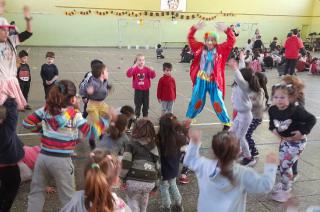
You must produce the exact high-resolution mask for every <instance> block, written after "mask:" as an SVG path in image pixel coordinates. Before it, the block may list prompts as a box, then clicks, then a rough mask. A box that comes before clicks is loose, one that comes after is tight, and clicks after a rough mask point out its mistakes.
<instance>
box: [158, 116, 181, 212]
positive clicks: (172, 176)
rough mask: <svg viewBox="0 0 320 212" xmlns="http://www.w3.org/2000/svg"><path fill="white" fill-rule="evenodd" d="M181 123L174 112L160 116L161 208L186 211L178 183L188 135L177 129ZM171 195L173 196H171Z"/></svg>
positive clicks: (165, 211)
mask: <svg viewBox="0 0 320 212" xmlns="http://www.w3.org/2000/svg"><path fill="white" fill-rule="evenodd" d="M178 125H180V124H179V123H178V121H177V118H176V117H175V116H174V115H173V114H172V113H167V114H165V115H163V116H162V117H161V118H160V121H159V132H158V135H157V146H158V149H159V152H160V161H161V176H162V179H161V181H160V194H161V208H160V209H161V210H162V211H164V212H167V211H171V210H173V211H179V212H181V211H184V209H183V207H182V197H181V194H180V192H179V189H178V187H177V184H176V178H177V176H178V174H179V163H180V158H181V148H182V147H183V146H184V145H186V143H187V139H186V137H185V136H184V135H183V134H181V133H179V131H177V126H178ZM170 196H171V197H170Z"/></svg>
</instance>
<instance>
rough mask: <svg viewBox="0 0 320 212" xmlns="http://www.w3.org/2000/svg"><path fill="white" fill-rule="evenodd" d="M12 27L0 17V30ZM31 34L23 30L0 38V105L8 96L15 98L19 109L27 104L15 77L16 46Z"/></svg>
mask: <svg viewBox="0 0 320 212" xmlns="http://www.w3.org/2000/svg"><path fill="white" fill-rule="evenodd" d="M29 21H30V20H29ZM12 27H14V26H11V25H9V24H8V21H7V20H6V19H5V18H3V17H0V30H6V31H8V30H9V29H10V28H12ZM31 35H32V33H31V32H28V31H24V32H22V33H19V34H17V35H11V36H8V37H7V38H6V39H4V40H2V41H1V40H0V105H2V104H3V103H4V102H5V101H6V99H7V97H8V96H9V97H11V98H15V100H16V102H17V104H18V108H19V109H20V110H23V109H24V107H25V106H26V105H27V102H26V100H25V99H24V97H23V94H22V92H21V89H20V86H19V82H18V79H17V62H16V61H17V50H16V46H17V45H19V44H20V42H23V41H24V40H26V39H28V38H29V37H31Z"/></svg>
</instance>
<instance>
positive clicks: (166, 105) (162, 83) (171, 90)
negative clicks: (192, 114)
mask: <svg viewBox="0 0 320 212" xmlns="http://www.w3.org/2000/svg"><path fill="white" fill-rule="evenodd" d="M171 71H172V64H171V63H163V77H161V78H160V79H159V82H158V89H157V98H158V101H159V103H160V104H161V106H162V115H163V114H165V113H173V104H174V101H175V100H176V81H175V80H174V78H173V77H172V76H171Z"/></svg>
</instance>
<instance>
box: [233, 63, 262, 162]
mask: <svg viewBox="0 0 320 212" xmlns="http://www.w3.org/2000/svg"><path fill="white" fill-rule="evenodd" d="M229 65H230V67H231V69H232V70H234V71H235V82H234V83H233V85H232V96H231V101H232V105H233V108H234V110H235V111H237V115H236V117H235V119H234V121H233V125H232V127H231V129H230V131H231V132H233V133H235V135H236V137H237V138H238V139H239V141H240V145H241V149H242V154H243V156H244V158H243V159H242V161H241V164H242V165H246V166H253V165H254V164H256V160H255V159H254V157H253V156H252V155H251V152H250V149H249V145H248V143H247V141H246V137H245V136H246V133H247V131H248V129H249V126H250V124H251V122H252V112H251V109H252V102H251V100H250V97H249V94H250V93H251V92H260V90H261V89H260V85H259V81H258V79H257V77H256V76H255V75H254V73H253V71H252V69H250V68H242V69H241V70H239V68H238V63H237V62H236V61H235V60H230V62H229Z"/></svg>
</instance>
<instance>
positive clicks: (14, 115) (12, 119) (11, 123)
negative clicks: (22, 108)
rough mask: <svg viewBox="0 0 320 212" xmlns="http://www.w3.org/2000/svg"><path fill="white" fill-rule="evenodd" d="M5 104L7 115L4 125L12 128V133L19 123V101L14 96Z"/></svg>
mask: <svg viewBox="0 0 320 212" xmlns="http://www.w3.org/2000/svg"><path fill="white" fill-rule="evenodd" d="M3 106H4V107H5V108H6V111H7V116H6V119H5V121H4V126H5V127H6V128H7V129H9V130H10V133H14V132H15V131H16V128H17V123H18V110H17V102H16V101H15V99H13V98H8V99H7V100H6V101H5V103H4V104H3Z"/></svg>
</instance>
